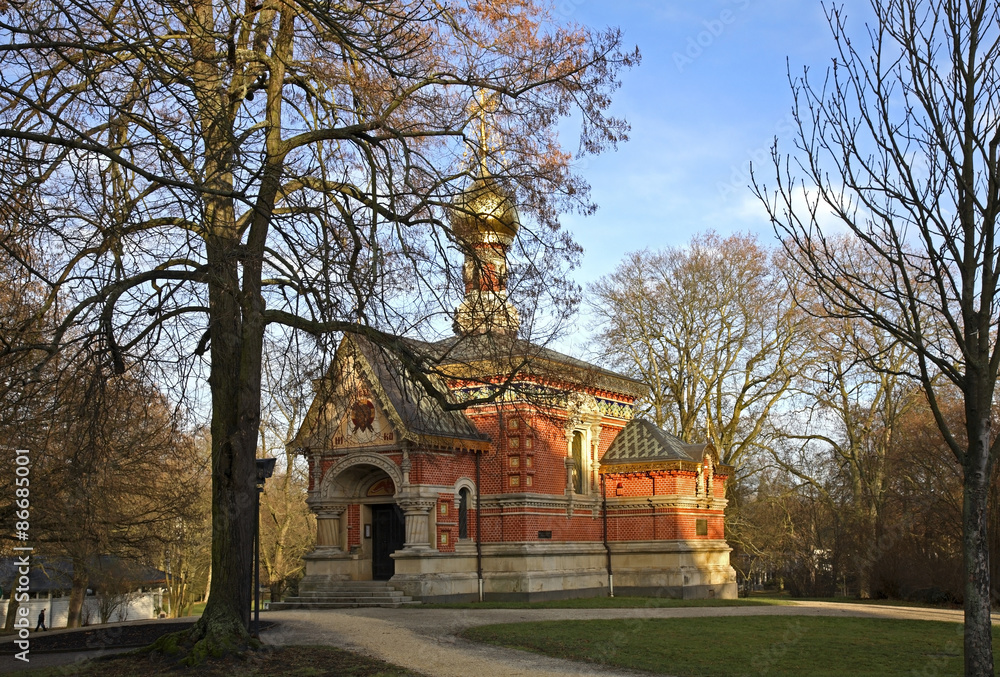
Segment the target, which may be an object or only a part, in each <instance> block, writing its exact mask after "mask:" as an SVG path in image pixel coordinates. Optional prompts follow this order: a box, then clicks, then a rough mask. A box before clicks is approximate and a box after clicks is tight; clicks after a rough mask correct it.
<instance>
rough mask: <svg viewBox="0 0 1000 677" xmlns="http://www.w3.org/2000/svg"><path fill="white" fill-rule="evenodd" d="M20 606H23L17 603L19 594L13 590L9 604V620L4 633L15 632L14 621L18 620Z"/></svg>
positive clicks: (4, 627)
mask: <svg viewBox="0 0 1000 677" xmlns="http://www.w3.org/2000/svg"><path fill="white" fill-rule="evenodd" d="M12 588H13V586H12ZM19 606H21V604H20V602H18V601H17V593H16V592H14V590H13V589H11V594H10V601H8V602H7V620H6V622H5V623H4V625H3V629H4V632H14V621H16V620H17V608H18V607H19Z"/></svg>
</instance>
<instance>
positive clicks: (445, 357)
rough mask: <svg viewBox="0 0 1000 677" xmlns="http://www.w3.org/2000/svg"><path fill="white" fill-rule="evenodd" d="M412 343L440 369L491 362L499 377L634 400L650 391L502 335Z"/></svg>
mask: <svg viewBox="0 0 1000 677" xmlns="http://www.w3.org/2000/svg"><path fill="white" fill-rule="evenodd" d="M413 343H414V345H418V344H419V345H420V346H421V348H422V349H423V350H425V351H427V352H428V353H430V354H433V355H435V356H436V358H437V360H438V361H439V363H440V364H441V365H461V364H473V363H476V362H479V361H492V362H495V363H496V364H497V365H498V366H499V368H500V369H499V373H511V372H513V371H525V372H527V373H534V374H538V375H542V376H549V377H552V378H555V379H557V380H563V381H570V382H574V383H578V384H580V385H585V386H593V387H599V388H604V389H607V390H611V391H616V392H621V393H627V394H629V395H633V396H635V397H641V396H642V395H645V394H646V392H647V390H648V388H647V386H646V385H644V384H643V383H641V382H640V381H636V380H635V379H633V378H631V377H629V376H625V375H623V374H619V373H617V372H614V371H611V370H610V369H605V368H604V367H601V366H598V365H596V364H591V363H590V362H585V361H584V360H580V359H577V358H575V357H571V356H570V355H565V354H563V353H560V352H558V351H555V350H552V349H550V348H546V347H544V346H539V345H536V344H534V343H531V342H530V341H525V340H522V339H518V338H510V337H508V336H506V335H503V334H477V335H472V336H455V337H451V338H446V339H444V340H441V341H437V342H435V343H423V342H413ZM523 365H527V369H522V368H521V367H522V366H523Z"/></svg>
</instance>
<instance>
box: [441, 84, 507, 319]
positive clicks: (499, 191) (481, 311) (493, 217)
mask: <svg viewBox="0 0 1000 677" xmlns="http://www.w3.org/2000/svg"><path fill="white" fill-rule="evenodd" d="M499 106H500V101H499V93H497V92H492V93H488V92H487V90H486V89H484V88H480V89H479V90H477V93H476V95H475V97H474V98H473V101H472V102H470V104H469V113H470V116H471V117H470V120H469V122H470V123H471V122H473V121H475V122H476V126H475V136H476V140H475V143H474V145H473V151H474V153H475V156H476V159H477V163H478V167H477V168H476V172H475V176H474V178H473V180H472V183H470V184H469V185H468V186H467V187H466V188H465V190H463V191H462V192H461V193H459V195H458V196H456V197H455V199H454V200H453V201H452V203H451V227H452V233H453V234H454V236H455V239H456V240H458V242H459V244H460V245H461V246H462V249H463V251H464V252H465V264H464V266H463V268H462V281H463V282H464V284H465V297H464V298H463V300H462V303H461V304H460V305H459V306H458V308H457V309H456V310H455V321H454V324H453V327H454V330H455V333H456V334H458V335H459V336H469V335H476V334H488V333H490V334H492V333H495V334H505V335H509V336H517V332H518V330H519V329H520V326H521V320H520V317H519V315H518V312H517V309H516V308H515V307H514V305H513V304H512V303H511V302H510V300H509V299H508V298H507V251H508V249H509V248H510V246H511V245H512V244H513V243H514V240H515V238H516V237H517V233H518V230H519V229H520V228H521V220H520V217H519V216H518V213H517V206H516V205H515V203H514V200H513V197H512V196H511V195H510V194H509V193H508V192H507V191H506V190H504V189H503V188H502V187H501V186H500V184H499V182H497V180H496V179H495V178H494V177H493V175H492V174H491V173H490V171H489V167H488V166H487V163H488V158H489V157H490V156H491V155H493V154H494V153H495V151H496V149H497V148H499V147H500V144H499V143H498V142H497V141H495V139H497V136H496V135H495V133H494V132H493V131H492V129H491V128H490V124H489V116H490V115H492V114H494V113H495V112H496V111H497V110H499ZM494 144H496V145H494ZM501 152H502V151H501Z"/></svg>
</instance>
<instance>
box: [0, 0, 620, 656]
mask: <svg viewBox="0 0 1000 677" xmlns="http://www.w3.org/2000/svg"><path fill="white" fill-rule="evenodd" d="M0 11H2V12H3V14H2V19H3V20H2V21H0V36H2V41H3V43H4V45H5V49H4V50H3V51H2V52H0V177H2V182H3V184H4V185H2V186H0V191H2V192H3V193H4V194H9V192H10V191H12V190H17V189H18V188H19V187H21V186H31V187H33V188H34V189H36V190H38V191H39V192H40V193H41V194H42V196H43V199H42V200H41V201H40V204H41V205H42V206H41V208H40V209H38V210H37V211H34V212H33V213H32V214H31V215H30V216H31V218H32V219H33V220H34V228H35V233H36V237H37V238H38V240H39V241H41V242H44V246H45V247H47V248H48V250H49V251H50V252H52V253H53V255H54V258H55V259H56V261H55V262H54V264H53V265H52V266H51V267H50V268H49V269H47V270H46V271H40V270H34V271H32V272H33V274H34V275H35V276H36V277H37V279H38V281H39V282H40V283H42V284H44V285H45V286H46V288H47V300H46V303H47V304H48V305H49V306H52V305H54V304H56V303H57V302H58V303H59V304H60V305H61V307H62V308H64V309H65V312H63V313H61V314H60V317H61V318H63V319H62V321H61V324H60V326H59V327H58V328H57V330H56V331H55V332H54V334H55V339H54V340H53V341H52V342H51V343H50V344H48V345H47V346H44V347H45V348H46V349H47V350H49V351H50V352H51V351H54V350H55V349H56V348H57V347H58V345H59V344H60V341H61V340H62V339H64V338H65V337H67V336H70V335H74V336H80V335H84V334H87V333H91V334H97V335H100V337H101V341H102V342H103V344H104V345H105V347H106V349H107V356H108V360H109V362H110V364H111V365H112V366H113V367H114V369H115V370H117V371H122V370H124V369H125V367H126V365H127V363H128V361H129V360H134V359H150V358H155V359H156V361H157V362H158V363H160V364H166V365H175V366H176V365H188V366H190V367H192V368H193V369H194V370H195V371H196V372H197V373H201V374H204V375H206V376H207V382H208V385H209V388H210V393H211V409H212V422H211V437H212V446H213V448H212V466H213V472H212V476H213V489H212V491H213V499H212V508H213V520H214V521H213V533H214V536H213V548H212V572H213V575H212V584H211V585H212V588H211V595H210V598H209V602H208V605H207V607H206V609H205V612H204V615H203V616H202V618H201V620H200V621H199V622H198V623H197V624H196V625H195V626H194V628H193V629H192V630H191V631H190V633H187V635H186V636H185V637H183V638H181V639H182V641H181V642H180V644H181V646H184V647H186V648H187V650H188V651H189V653H188V654H187V659H186V660H189V661H191V662H195V661H197V660H199V658H200V657H203V656H207V655H210V654H217V653H220V652H223V653H224V652H229V651H234V650H242V649H243V648H246V647H247V646H250V645H251V641H250V638H249V637H248V634H247V626H246V618H247V616H248V614H249V610H250V602H249V596H248V594H247V581H249V579H250V570H251V544H252V541H253V519H252V514H251V507H252V506H253V492H254V479H255V474H254V473H255V470H254V452H255V449H256V442H257V431H258V425H259V421H260V409H261V394H260V393H261V387H260V386H261V362H262V355H263V353H264V351H265V348H266V346H267V344H268V343H269V342H272V343H273V342H276V343H278V344H280V345H281V346H284V347H285V348H287V347H288V346H289V345H290V344H291V342H292V341H293V339H292V338H290V337H293V336H298V335H300V334H304V335H308V336H311V337H316V340H318V341H326V340H330V339H329V338H328V337H331V336H333V337H336V336H339V335H341V334H342V333H343V332H359V333H362V334H364V335H366V336H367V337H368V338H369V339H370V340H374V341H376V342H377V343H379V344H381V345H383V346H384V347H386V348H387V349H389V350H391V351H393V352H395V353H396V354H397V355H398V356H399V357H400V358H401V359H402V360H403V362H404V364H406V365H407V366H408V367H409V368H411V370H412V371H413V373H415V374H418V375H419V374H424V373H426V372H428V371H431V370H433V368H434V364H433V359H432V357H430V356H427V355H422V354H420V353H419V352H418V351H417V350H416V349H415V348H414V344H412V343H409V342H404V341H401V340H399V339H398V338H397V337H399V336H402V335H412V334H415V333H419V334H422V335H427V334H431V333H433V332H435V331H437V330H438V329H439V328H440V327H441V326H444V325H447V324H448V323H447V322H443V321H439V320H441V319H442V318H443V317H445V316H446V315H450V311H451V308H453V307H454V300H455V299H456V298H457V297H458V295H460V293H461V290H460V287H461V279H460V275H458V274H456V272H455V271H456V270H457V269H458V268H459V266H457V265H456V261H457V260H459V257H460V256H461V254H462V253H463V252H462V248H463V244H462V242H461V241H460V239H459V238H456V237H455V236H454V234H453V233H452V231H451V228H450V224H449V219H448V216H447V215H448V207H449V205H450V203H451V200H452V197H453V196H454V195H455V194H456V193H457V192H458V191H459V190H460V189H461V187H462V186H463V185H464V184H465V183H467V182H468V181H469V180H470V179H471V178H472V175H473V173H474V172H475V171H478V167H477V166H476V165H477V164H478V163H483V164H486V165H487V166H488V167H489V169H490V171H491V172H492V173H493V175H494V176H495V178H496V180H497V181H498V183H500V184H501V185H503V186H504V188H505V189H506V190H507V191H508V192H509V193H510V194H511V195H512V196H514V198H515V200H516V202H517V205H518V208H519V209H520V210H521V212H522V214H523V215H525V216H526V217H527V218H526V224H527V226H526V227H525V228H523V229H522V234H521V238H520V239H519V241H518V244H517V247H518V249H517V261H518V263H517V264H516V265H514V266H512V269H511V272H510V276H511V279H510V289H511V293H512V294H518V295H519V299H520V303H521V313H522V316H525V317H531V316H532V314H534V315H535V317H536V318H538V319H537V320H536V321H529V322H525V323H524V325H523V326H524V327H526V328H530V329H533V330H534V331H535V332H537V331H539V330H540V329H543V328H545V327H543V325H546V323H545V322H544V321H543V320H542V319H541V318H543V317H545V316H546V315H545V311H547V310H549V309H555V310H556V311H557V313H556V317H557V318H558V311H560V310H562V309H565V308H566V307H567V304H569V303H571V302H572V300H573V298H574V297H575V295H576V289H575V287H574V286H573V285H571V284H567V283H565V282H561V280H564V279H565V275H564V273H565V270H566V268H567V266H571V265H572V264H573V262H574V259H575V256H576V255H577V252H578V247H577V245H575V244H574V243H573V241H572V239H571V238H570V237H569V236H568V235H567V234H566V233H565V232H563V231H561V230H559V217H558V215H559V214H560V213H561V212H564V211H565V210H567V209H571V208H576V209H582V210H584V211H587V210H590V209H592V208H593V206H592V205H591V204H590V202H589V199H588V196H587V186H586V184H585V183H584V182H583V181H582V180H581V179H580V178H579V177H578V176H576V175H575V174H574V172H573V170H572V164H571V159H572V158H571V155H570V154H569V153H567V152H565V151H564V150H563V149H562V148H561V147H560V145H559V142H558V139H557V136H556V132H555V126H556V124H557V123H558V122H559V120H560V119H561V118H563V117H566V116H569V115H576V116H578V118H579V120H580V121H581V122H582V133H581V137H580V148H581V151H582V152H586V153H593V152H598V151H600V150H602V149H604V148H607V147H613V146H614V145H615V144H616V143H618V142H619V141H621V140H623V139H625V137H626V133H627V125H626V124H625V123H624V121H622V120H619V119H616V118H614V117H611V116H609V115H608V114H607V109H608V106H609V104H610V94H611V92H612V91H613V90H614V89H615V88H616V87H617V85H618V81H617V74H618V72H619V71H620V69H622V68H624V67H629V66H631V65H633V64H635V63H637V61H638V54H637V53H635V52H626V51H623V50H622V45H621V43H622V38H621V35H620V33H619V32H618V31H616V30H606V31H592V30H589V29H587V28H584V27H581V26H577V25H569V24H567V25H562V24H559V23H557V22H556V21H555V20H554V19H553V17H554V16H555V12H554V8H553V7H551V6H550V5H549V4H548V3H547V2H544V1H541V0H490V1H489V2H481V1H460V0H410V1H406V2H404V1H402V0H334V1H333V2H319V1H317V0H245V1H244V2H233V1H231V0H178V1H177V2H168V3H160V2H149V0H96V1H90V0H88V1H87V2H83V1H81V0H20V1H18V2H11V3H9V6H6V7H4V8H0ZM478 92H488V93H489V94H490V97H491V99H493V100H494V101H495V104H494V105H493V106H492V107H491V111H490V112H488V113H487V112H485V111H483V110H481V107H479V108H477V107H476V106H471V107H470V106H469V103H470V102H472V101H474V100H475V98H476V95H477V93H478ZM484 115H488V116H489V126H490V129H491V135H492V136H493V137H495V138H497V139H499V140H500V142H499V143H495V144H494V143H489V144H487V143H485V139H484V138H483V135H476V134H473V133H472V132H473V131H474V130H475V129H476V128H477V123H478V122H479V121H481V120H482V116H484ZM470 156H476V157H477V162H471V161H470ZM539 311H542V312H539ZM548 328H549V329H551V328H552V327H551V326H550V327H548ZM526 338H530V337H526ZM296 340H297V339H296ZM32 347H33V348H37V347H38V346H32ZM25 349H27V347H26V348H25ZM199 369H200V370H201V371H200V372H199V371H198V370H199ZM418 378H419V376H418ZM422 382H423V383H424V385H425V386H428V387H432V386H433V383H434V381H433V379H430V378H426V379H422ZM431 394H432V395H433V396H435V397H437V398H439V400H440V401H442V402H446V405H447V406H450V407H453V406H456V405H455V404H454V403H451V402H447V401H446V393H443V392H440V391H438V390H434V389H433V387H432V391H431ZM171 641H174V640H171Z"/></svg>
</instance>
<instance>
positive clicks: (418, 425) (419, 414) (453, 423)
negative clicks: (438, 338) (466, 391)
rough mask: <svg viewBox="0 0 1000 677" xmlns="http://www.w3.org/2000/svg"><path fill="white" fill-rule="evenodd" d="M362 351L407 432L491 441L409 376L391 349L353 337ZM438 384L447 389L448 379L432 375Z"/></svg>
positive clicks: (431, 377)
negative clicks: (445, 381) (445, 380)
mask: <svg viewBox="0 0 1000 677" xmlns="http://www.w3.org/2000/svg"><path fill="white" fill-rule="evenodd" d="M351 340H352V341H353V342H354V345H355V346H356V348H357V350H358V352H359V353H360V354H361V355H362V356H363V357H364V361H365V363H366V364H367V365H368V366H369V367H370V368H371V370H372V373H371V374H370V376H371V377H372V379H373V380H375V381H377V383H378V384H379V385H380V386H381V388H382V391H383V392H384V393H385V396H386V399H387V400H388V404H390V405H391V406H392V408H393V409H394V410H395V412H396V414H397V415H398V416H399V418H400V420H401V422H402V424H403V426H404V427H405V428H406V432H410V433H413V434H415V435H421V436H424V435H429V436H434V437H446V438H457V439H467V440H477V441H488V440H489V437H488V436H487V435H485V434H483V433H481V432H479V430H478V429H477V428H476V427H475V426H474V425H473V424H472V422H471V421H469V419H468V418H466V416H465V414H463V413H462V412H461V411H458V410H454V411H449V410H446V409H444V408H443V407H442V406H441V404H440V403H439V402H438V401H437V400H435V399H434V398H433V397H431V396H430V395H428V394H427V392H426V391H425V390H424V389H423V387H422V386H421V385H420V384H418V383H417V382H416V381H415V380H414V379H413V378H411V377H410V376H409V374H408V373H407V371H406V368H405V367H404V366H403V364H402V363H401V362H400V360H399V358H398V357H396V356H395V355H393V354H392V353H390V352H389V351H388V350H385V349H384V348H381V347H380V346H377V345H375V344H374V343H372V342H370V341H368V340H366V339H364V338H361V337H352V339H351ZM429 378H430V379H431V381H433V382H434V383H435V385H436V387H437V388H439V389H440V390H442V391H446V390H447V388H446V386H445V384H444V381H443V380H442V379H441V378H440V377H438V376H435V375H430V376H429Z"/></svg>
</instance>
